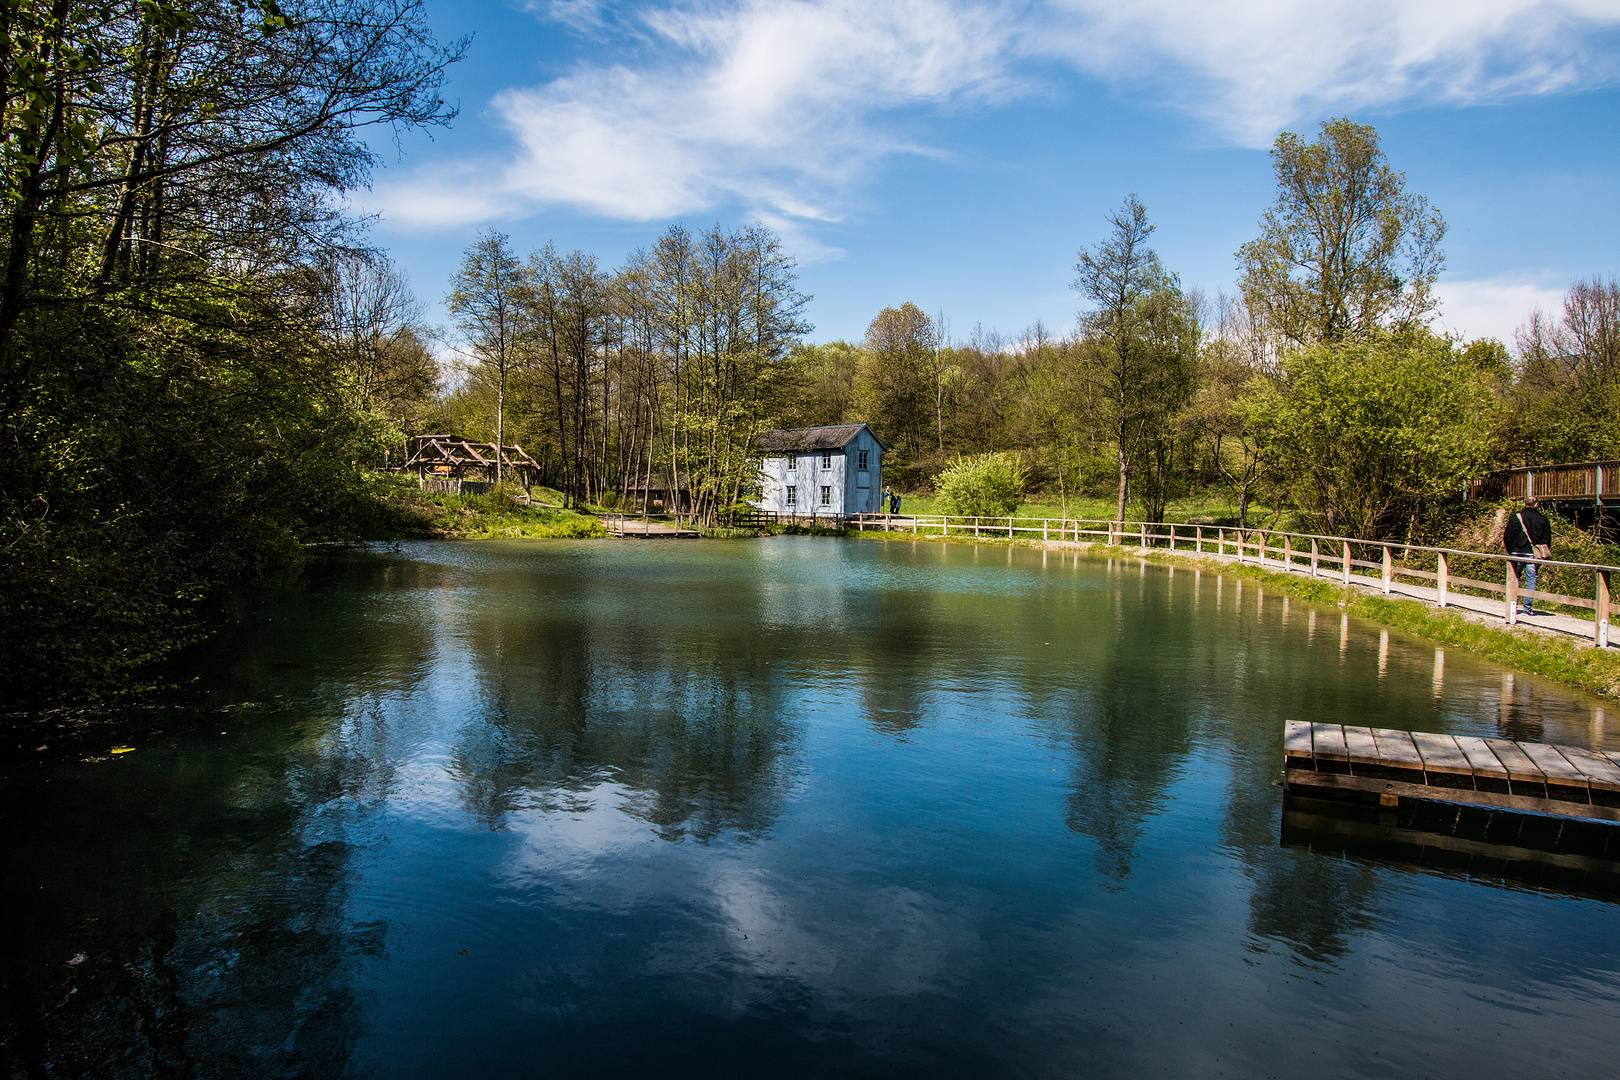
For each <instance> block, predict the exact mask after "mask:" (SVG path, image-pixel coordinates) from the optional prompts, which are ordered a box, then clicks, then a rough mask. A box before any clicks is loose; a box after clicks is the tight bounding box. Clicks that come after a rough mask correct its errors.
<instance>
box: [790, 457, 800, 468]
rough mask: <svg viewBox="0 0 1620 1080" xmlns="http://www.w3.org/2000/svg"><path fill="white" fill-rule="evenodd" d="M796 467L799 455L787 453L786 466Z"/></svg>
mask: <svg viewBox="0 0 1620 1080" xmlns="http://www.w3.org/2000/svg"><path fill="white" fill-rule="evenodd" d="M798 467H799V455H798V454H789V455H788V468H789V469H797V468H798Z"/></svg>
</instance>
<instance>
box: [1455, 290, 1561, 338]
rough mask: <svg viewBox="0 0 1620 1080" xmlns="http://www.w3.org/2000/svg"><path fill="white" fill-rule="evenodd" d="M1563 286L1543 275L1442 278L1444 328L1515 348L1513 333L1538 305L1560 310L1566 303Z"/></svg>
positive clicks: (1548, 309)
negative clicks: (1534, 276) (1494, 339)
mask: <svg viewBox="0 0 1620 1080" xmlns="http://www.w3.org/2000/svg"><path fill="white" fill-rule="evenodd" d="M1565 287H1566V286H1563V285H1552V284H1550V283H1549V282H1548V281H1547V280H1545V279H1543V278H1533V277H1513V276H1503V277H1493V278H1481V279H1476V280H1473V281H1457V280H1449V279H1442V280H1441V282H1440V286H1439V293H1440V318H1439V320H1438V322H1439V326H1440V329H1441V330H1442V331H1444V332H1446V333H1453V334H1461V335H1462V336H1463V337H1465V338H1468V339H1473V338H1482V337H1493V338H1496V339H1497V340H1498V341H1500V342H1502V343H1503V344H1504V345H1506V346H1508V347H1509V348H1512V347H1513V332H1514V331H1515V330H1517V329H1518V328H1519V327H1520V326H1521V325H1523V323H1524V322H1525V320H1527V319H1529V318H1530V313H1531V312H1532V311H1534V310H1535V309H1536V308H1538V307H1539V308H1542V309H1543V310H1546V311H1558V310H1560V309H1561V307H1562V305H1563V302H1564V291H1565Z"/></svg>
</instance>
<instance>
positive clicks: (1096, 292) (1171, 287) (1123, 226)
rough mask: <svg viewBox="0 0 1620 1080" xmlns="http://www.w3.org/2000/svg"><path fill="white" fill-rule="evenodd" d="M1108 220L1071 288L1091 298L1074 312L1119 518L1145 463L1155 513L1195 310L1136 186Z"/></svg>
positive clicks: (1188, 364) (1194, 336)
mask: <svg viewBox="0 0 1620 1080" xmlns="http://www.w3.org/2000/svg"><path fill="white" fill-rule="evenodd" d="M1108 223H1109V224H1110V225H1111V226H1112V227H1113V228H1112V232H1111V233H1110V235H1109V236H1108V238H1107V239H1106V240H1104V241H1103V242H1102V243H1101V244H1099V245H1097V247H1096V248H1095V249H1088V248H1082V249H1081V250H1080V259H1079V262H1078V263H1077V264H1076V265H1075V273H1076V275H1077V276H1076V278H1075V281H1074V288H1075V289H1076V290H1077V291H1078V292H1079V293H1080V295H1081V296H1082V297H1083V298H1084V299H1085V300H1086V301H1087V302H1088V303H1089V304H1090V305H1091V308H1090V310H1089V311H1087V312H1086V313H1085V314H1083V315H1082V317H1081V331H1082V333H1083V334H1084V335H1085V341H1084V343H1083V344H1084V347H1083V349H1082V351H1081V353H1080V354H1079V355H1080V359H1081V363H1082V371H1083V373H1084V377H1085V378H1086V379H1087V380H1088V381H1089V382H1090V383H1091V384H1092V392H1091V394H1090V395H1089V397H1090V400H1091V401H1092V403H1093V405H1094V407H1095V408H1096V410H1097V411H1096V414H1095V419H1096V422H1097V423H1098V424H1099V425H1100V426H1103V427H1105V428H1106V429H1107V430H1108V431H1109V433H1110V434H1111V436H1112V439H1113V442H1114V448H1115V455H1116V458H1117V464H1118V466H1119V482H1118V486H1117V488H1116V491H1115V495H1116V501H1115V519H1116V520H1119V521H1123V520H1124V519H1125V502H1126V500H1127V499H1128V498H1129V496H1130V490H1131V482H1132V479H1133V477H1135V476H1136V475H1137V474H1141V473H1146V474H1147V477H1148V484H1147V490H1146V492H1145V494H1146V495H1147V496H1148V511H1147V512H1148V514H1149V515H1150V516H1152V515H1154V514H1157V515H1159V516H1158V517H1153V520H1159V517H1162V515H1163V511H1164V497H1165V494H1166V492H1167V491H1168V485H1167V484H1166V483H1165V481H1166V480H1167V479H1168V472H1169V470H1170V469H1171V468H1172V467H1173V448H1172V444H1173V442H1174V439H1175V433H1174V425H1173V423H1172V418H1173V417H1174V415H1175V414H1176V413H1177V411H1179V410H1180V409H1181V407H1182V406H1183V405H1184V404H1185V403H1186V401H1187V397H1188V395H1189V394H1190V393H1191V390H1192V385H1193V374H1194V365H1195V363H1196V360H1197V350H1198V322H1197V315H1196V312H1195V311H1194V309H1193V306H1192V305H1191V304H1190V303H1188V300H1187V297H1186V296H1185V295H1184V294H1183V293H1182V291H1181V284H1180V281H1179V280H1178V279H1177V278H1176V276H1175V275H1174V274H1171V273H1169V272H1168V271H1166V270H1165V268H1164V264H1163V263H1161V262H1160V261H1159V256H1158V255H1157V254H1156V253H1155V252H1154V251H1153V249H1152V248H1151V247H1149V246H1148V238H1149V237H1150V236H1151V235H1152V234H1153V231H1154V229H1155V226H1154V225H1151V224H1149V222H1148V216H1147V208H1146V207H1144V206H1143V205H1142V203H1141V202H1140V201H1139V200H1138V199H1137V197H1136V196H1135V195H1134V194H1132V195H1129V196H1127V197H1126V199H1125V203H1124V205H1122V206H1121V207H1120V208H1119V209H1118V210H1115V211H1113V212H1111V213H1110V214H1109V215H1108Z"/></svg>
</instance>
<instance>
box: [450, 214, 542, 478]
mask: <svg viewBox="0 0 1620 1080" xmlns="http://www.w3.org/2000/svg"><path fill="white" fill-rule="evenodd" d="M532 297H533V287H532V285H531V282H530V279H529V275H528V274H527V273H526V272H525V270H524V268H523V264H522V263H520V262H519V261H518V259H517V256H515V255H513V254H512V249H511V247H510V245H509V237H508V236H507V235H506V234H505V233H501V232H495V231H494V230H490V231H489V232H486V233H484V234H483V235H482V236H480V237H479V238H478V239H477V240H476V241H474V242H473V244H472V246H471V247H469V248H468V249H467V250H466V252H465V253H464V254H463V255H462V259H461V269H459V270H458V271H456V275H455V277H454V278H452V279H451V290H450V297H449V306H450V314H451V315H452V316H454V317H455V320H456V325H457V327H458V328H459V329H460V331H461V334H462V337H463V340H464V342H465V345H466V348H467V349H468V351H469V352H471V354H472V356H473V357H474V359H475V360H476V362H477V364H478V365H479V366H480V367H482V368H484V369H485V370H486V371H487V372H488V373H489V376H490V378H491V380H492V381H493V383H494V385H495V442H496V443H497V444H503V443H505V441H506V384H507V380H508V378H509V377H510V376H511V374H512V369H513V366H514V362H515V361H516V359H517V356H518V330H519V327H520V325H521V323H522V319H523V314H524V311H525V309H526V308H527V307H528V306H529V304H530V303H531V301H532ZM495 481H496V483H499V482H500V481H501V463H500V458H499V456H497V458H496V461H495Z"/></svg>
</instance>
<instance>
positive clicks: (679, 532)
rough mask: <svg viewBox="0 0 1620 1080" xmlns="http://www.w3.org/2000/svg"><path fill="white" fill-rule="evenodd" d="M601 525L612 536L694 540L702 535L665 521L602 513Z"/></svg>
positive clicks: (639, 538) (641, 538) (638, 538)
mask: <svg viewBox="0 0 1620 1080" xmlns="http://www.w3.org/2000/svg"><path fill="white" fill-rule="evenodd" d="M602 525H603V527H604V528H606V529H607V531H608V532H609V533H610V534H611V535H613V536H619V537H630V538H634V539H637V540H696V539H697V538H698V537H699V536H701V535H702V534H701V533H699V532H698V531H697V530H696V529H683V528H680V527H678V526H675V525H671V524H669V523H668V522H665V521H652V520H648V519H645V518H634V517H612V516H606V515H604V516H603V518H602Z"/></svg>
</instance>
